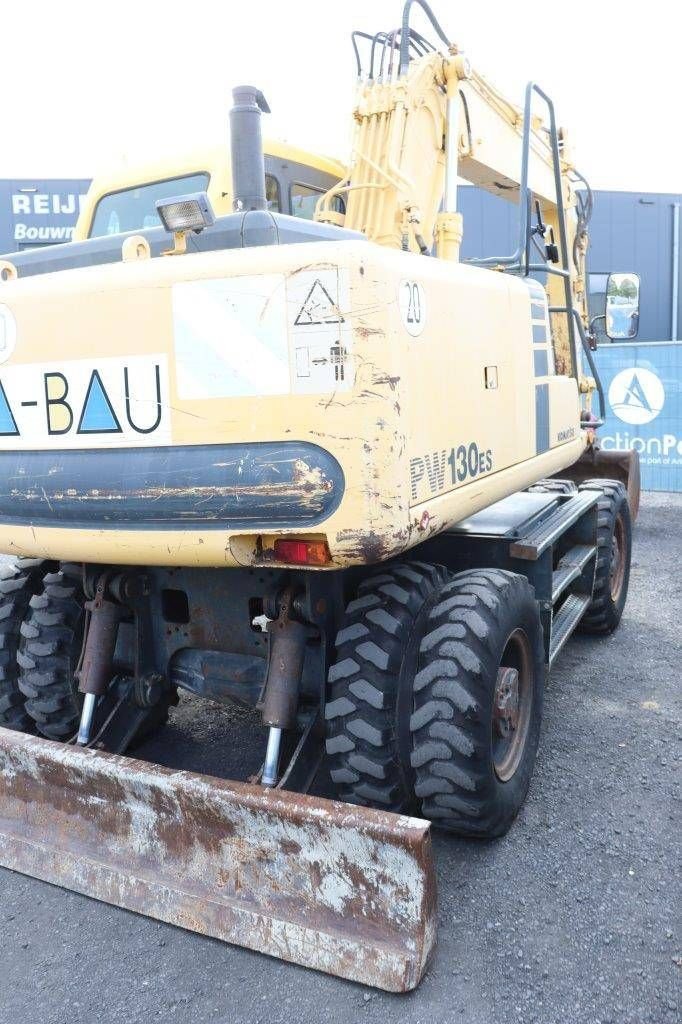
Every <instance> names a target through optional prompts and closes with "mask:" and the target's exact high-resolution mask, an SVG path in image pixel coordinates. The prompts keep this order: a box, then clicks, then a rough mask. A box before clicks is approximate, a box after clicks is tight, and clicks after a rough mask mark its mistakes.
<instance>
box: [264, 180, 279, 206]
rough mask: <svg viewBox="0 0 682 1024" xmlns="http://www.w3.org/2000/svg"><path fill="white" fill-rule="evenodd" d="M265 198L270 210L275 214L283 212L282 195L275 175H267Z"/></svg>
mask: <svg viewBox="0 0 682 1024" xmlns="http://www.w3.org/2000/svg"><path fill="white" fill-rule="evenodd" d="M265 198H266V199H267V201H268V210H272V212H273V213H281V212H282V195H281V192H280V188H279V182H278V181H277V178H276V177H275V176H274V174H266V175H265Z"/></svg>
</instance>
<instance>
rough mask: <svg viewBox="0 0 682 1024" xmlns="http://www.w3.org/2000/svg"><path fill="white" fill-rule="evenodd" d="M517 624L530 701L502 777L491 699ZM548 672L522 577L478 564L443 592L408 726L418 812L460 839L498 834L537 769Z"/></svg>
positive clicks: (424, 645)
mask: <svg viewBox="0 0 682 1024" xmlns="http://www.w3.org/2000/svg"><path fill="white" fill-rule="evenodd" d="M516 630H522V631H523V633H524V634H525V636H526V638H527V640H528V649H529V666H530V670H531V671H532V676H533V678H532V691H531V693H532V697H531V700H530V701H529V718H528V729H527V732H526V736H525V742H524V744H523V746H522V747H521V749H520V760H519V763H518V766H517V767H516V770H515V771H514V773H513V775H512V776H511V778H509V780H508V781H506V782H503V781H501V779H500V778H498V775H497V772H496V769H495V765H494V761H493V702H494V695H495V687H496V682H497V672H498V668H499V667H500V665H501V664H502V655H503V653H504V651H505V648H506V646H507V643H508V641H509V638H510V636H511V634H512V633H513V632H514V631H516ZM512 667H516V666H512ZM544 675H545V669H544V646H543V636H542V626H541V624H540V613H539V609H538V605H537V602H536V600H535V592H534V590H533V588H532V587H531V585H530V583H529V582H528V580H527V579H526V578H525V576H517V575H516V574H515V573H510V572H503V571H501V570H496V569H474V570H468V571H467V572H463V573H459V574H458V575H457V576H456V577H455V578H454V579H452V580H451V581H450V582H448V583H447V584H446V585H445V586H444V587H443V588H442V591H441V594H440V600H439V601H438V603H437V604H435V605H434V606H433V607H432V608H431V609H430V611H429V614H428V621H427V627H426V629H425V631H424V636H423V638H422V641H421V644H420V655H419V671H418V673H417V675H416V677H415V680H414V711H413V714H412V718H411V722H410V727H411V732H412V743H413V753H412V766H413V768H414V770H415V775H416V785H415V791H416V793H417V795H418V796H419V797H420V798H421V801H422V804H421V813H422V815H423V817H425V818H429V819H431V820H432V821H433V822H434V823H436V824H438V825H439V826H440V827H441V828H445V829H447V830H448V831H451V832H456V833H457V834H458V835H462V836H473V837H476V838H481V839H491V838H495V837H497V836H501V835H504V833H505V832H506V831H507V830H508V829H509V826H510V825H511V823H512V821H513V820H514V818H515V817H516V815H517V814H518V812H519V810H520V809H521V806H522V805H523V802H524V800H525V798H526V793H527V792H528V786H529V784H530V780H531V776H532V774H533V767H534V765H535V755H536V753H537V748H538V742H539V739H540V726H541V721H542V704H543V691H544Z"/></svg>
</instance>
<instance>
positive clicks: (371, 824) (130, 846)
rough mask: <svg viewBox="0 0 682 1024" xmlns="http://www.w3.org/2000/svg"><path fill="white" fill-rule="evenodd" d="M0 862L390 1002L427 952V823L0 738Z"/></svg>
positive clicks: (430, 916) (430, 915)
mask: <svg viewBox="0 0 682 1024" xmlns="http://www.w3.org/2000/svg"><path fill="white" fill-rule="evenodd" d="M0 771H1V772H2V779H1V789H0V864H2V865H3V866H4V867H8V868H12V869H13V870H14V871H21V872H23V873H24V874H27V875H32V876H34V877H35V878H40V879H42V880H44V881H46V882H52V883H53V884H55V885H61V886H64V887H65V888H68V889H73V890H75V891H76V892H80V893H84V894H85V895H87V896H93V897H95V899H99V900H104V901H105V902H107V903H112V904H114V905H115V906H119V907H125V908H126V909H128V910H134V911H136V912H138V913H141V914H146V915H148V916H150V917H154V918H158V919H159V920H161V921H167V922H170V923H171V924H175V925H179V926H180V927H182V928H188V929H190V930H192V931H196V932H201V933H202V934H204V935H210V936H213V937H215V938H219V939H223V940H225V941H226V942H233V943H236V944H238V945H240V946H246V947H248V948H249V949H255V950H259V951H260V952H263V953H268V954H270V955H271V956H276V957H280V958H281V959H283V960H290V961H292V962H294V963H298V964H303V965H304V966H306V967H314V968H316V969H317V970H320V971H326V972H327V973H329V974H335V975H338V976H340V977H343V978H350V979H352V980H353V981H359V982H362V983H364V984H366V985H373V986H376V987H377V988H383V989H387V990H388V991H395V992H401V991H407V990H409V989H412V988H414V987H415V986H416V985H417V984H418V983H419V980H420V978H421V977H422V974H423V973H424V970H425V969H426V965H427V962H428V959H429V955H430V953H431V951H432V949H433V946H434V942H435V933H436V918H435V909H436V888H435V873H434V867H433V859H432V854H431V842H430V835H429V824H428V822H425V821H422V820H420V819H417V818H409V817H403V816H399V815H395V814H389V813H385V812H382V811H373V810H368V809H366V808H362V807H355V806H352V805H348V804H344V803H338V802H336V801H330V800H322V799H318V798H315V797H308V796H299V795H297V794H293V793H288V792H283V791H272V790H266V789H264V788H261V787H257V786H253V785H248V784H243V783H238V782H227V781H224V780H221V779H214V778H209V777H208V776H205V775H197V774H194V773H191V772H185V771H173V770H171V769H167V768H162V767H160V766H158V765H154V764H147V763H145V762H142V761H136V760H133V759H131V758H127V757H120V756H116V755H113V754H107V753H103V752H101V751H94V750H84V749H81V748H78V747H72V746H65V745H62V744H59V743H53V742H52V741H50V740H44V739H40V738H37V737H35V736H27V735H23V734H21V733H15V732H10V731H8V730H6V729H1V728H0Z"/></svg>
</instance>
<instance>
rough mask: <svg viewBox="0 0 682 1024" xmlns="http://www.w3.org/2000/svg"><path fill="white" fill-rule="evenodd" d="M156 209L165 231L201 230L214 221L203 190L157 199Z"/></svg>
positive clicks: (208, 226) (209, 204)
mask: <svg viewBox="0 0 682 1024" xmlns="http://www.w3.org/2000/svg"><path fill="white" fill-rule="evenodd" d="M156 210H157V213H158V215H159V217H160V218H161V223H162V224H163V226H164V228H165V229H166V231H203V229H204V228H210V227H211V225H212V224H214V223H215V217H214V216H213V210H212V209H211V203H210V201H209V198H208V196H207V195H206V193H205V192H193V193H191V194H190V195H186V196H173V197H171V198H169V199H157V201H156Z"/></svg>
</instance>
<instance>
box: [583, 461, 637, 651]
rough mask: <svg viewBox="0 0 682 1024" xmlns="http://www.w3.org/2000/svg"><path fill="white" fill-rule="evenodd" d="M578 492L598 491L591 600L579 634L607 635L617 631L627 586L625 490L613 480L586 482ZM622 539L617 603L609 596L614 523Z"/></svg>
mask: <svg viewBox="0 0 682 1024" xmlns="http://www.w3.org/2000/svg"><path fill="white" fill-rule="evenodd" d="M580 490H581V491H599V492H600V497H599V501H598V505H597V568H596V573H595V579H594V590H593V591H592V601H591V603H590V604H589V605H588V608H587V611H586V612H585V614H584V616H583V618H582V619H581V621H580V625H579V627H578V628H579V630H580V632H582V633H592V634H598V635H608V634H609V633H613V631H614V630H615V629H617V627H618V625H619V623H620V620H621V617H622V615H623V610H624V608H625V602H626V601H627V596H628V586H629V583H630V561H631V558H632V520H631V516H630V506H629V503H628V496H627V492H626V490H625V487H624V486H623V484H622V483H620V482H619V481H617V480H599V479H597V480H586V481H585V482H584V483H582V484H581V485H580ZM618 519H620V523H621V526H620V529H621V530H622V537H623V539H624V546H625V550H624V552H623V556H624V559H625V565H624V575H623V580H622V584H621V587H620V591H619V594H618V598H617V600H614V599H613V596H612V593H611V568H612V561H611V555H612V545H613V542H614V534H615V531H616V521H617V520H618Z"/></svg>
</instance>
